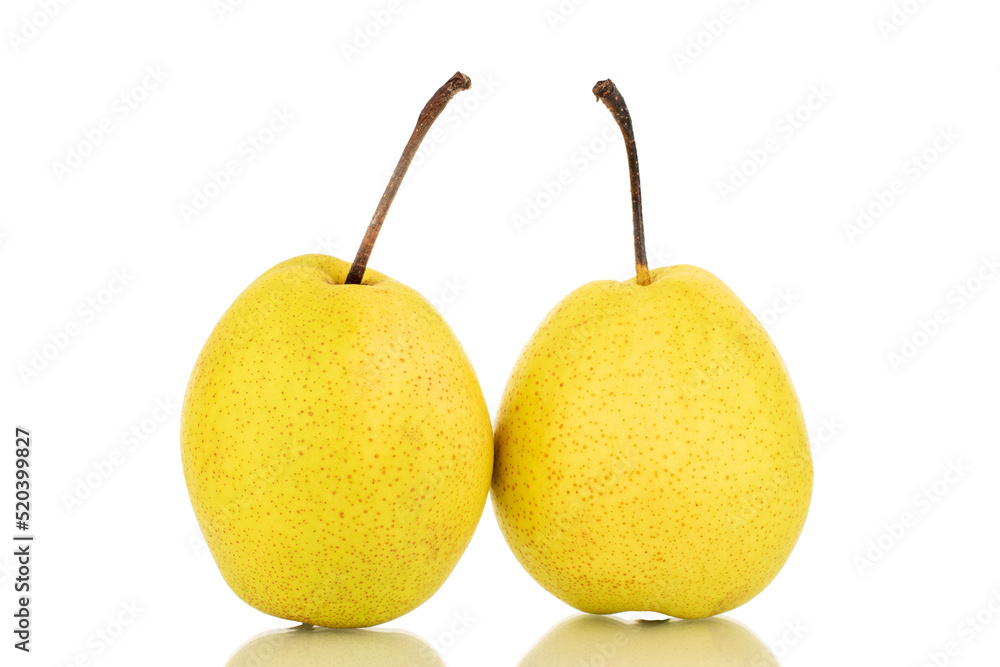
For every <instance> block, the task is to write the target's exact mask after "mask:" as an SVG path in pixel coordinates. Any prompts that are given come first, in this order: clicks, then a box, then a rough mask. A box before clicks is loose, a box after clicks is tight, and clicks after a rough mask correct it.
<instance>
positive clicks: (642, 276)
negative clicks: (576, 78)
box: [594, 79, 651, 285]
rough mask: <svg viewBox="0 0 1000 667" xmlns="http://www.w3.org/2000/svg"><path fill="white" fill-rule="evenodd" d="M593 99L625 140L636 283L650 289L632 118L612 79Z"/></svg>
mask: <svg viewBox="0 0 1000 667" xmlns="http://www.w3.org/2000/svg"><path fill="white" fill-rule="evenodd" d="M594 95H595V96H596V97H597V99H599V100H600V101H601V102H604V106H606V107H607V108H608V110H609V111H610V112H611V115H612V116H614V117H615V122H616V123H618V127H619V128H620V129H621V131H622V136H623V137H625V151H626V153H627V154H628V175H629V182H630V185H631V187H632V237H633V240H634V242H635V282H636V283H637V284H639V285H649V284H650V282H651V281H650V278H649V264H648V263H647V262H646V239H645V235H644V233H643V229H642V188H641V187H640V185H639V153H638V152H637V151H636V148H635V132H634V131H633V130H632V116H631V115H630V114H629V112H628V107H627V106H626V105H625V99H624V98H623V97H622V94H621V93H620V92H618V88H617V87H616V86H615V84H614V82H612V81H611V79H605V80H604V81H598V82H597V84H596V85H595V86H594Z"/></svg>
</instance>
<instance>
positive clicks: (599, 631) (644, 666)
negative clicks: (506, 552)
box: [519, 616, 779, 667]
mask: <svg viewBox="0 0 1000 667" xmlns="http://www.w3.org/2000/svg"><path fill="white" fill-rule="evenodd" d="M581 665H611V666H613V665H627V666H628V667H661V666H662V665H670V667H779V665H778V661H777V659H776V658H775V657H774V654H773V653H771V651H770V650H769V649H768V648H767V646H765V645H764V643H763V642H761V640H760V639H759V638H758V637H757V635H755V634H754V633H753V632H751V631H750V630H748V629H746V628H745V627H743V626H742V625H740V624H739V623H736V622H735V621H731V620H729V619H728V618H708V619H701V620H695V621H634V622H623V621H620V620H618V619H616V618H614V617H607V616H574V617H573V618H570V619H569V620H566V621H563V622H562V623H560V624H559V625H557V626H556V627H555V628H553V629H552V630H551V631H549V633H548V634H547V635H545V637H544V638H543V639H542V640H541V641H540V642H538V644H537V645H536V646H535V647H534V648H533V649H531V651H530V652H529V653H528V655H526V656H525V657H524V660H522V661H521V664H520V666H519V667H580V666H581Z"/></svg>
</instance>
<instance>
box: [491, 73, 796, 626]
mask: <svg viewBox="0 0 1000 667" xmlns="http://www.w3.org/2000/svg"><path fill="white" fill-rule="evenodd" d="M594 93H595V95H596V96H597V97H598V99H600V100H602V101H603V102H604V103H605V104H606V105H607V106H608V108H609V109H610V110H611V112H612V113H613V115H614V116H615V119H616V121H617V122H618V124H619V126H620V127H621V129H622V133H623V135H624V136H625V145H626V149H627V152H628V162H629V172H630V177H631V178H630V180H631V185H632V208H633V236H634V241H635V254H636V277H635V278H633V279H630V280H628V281H625V282H618V281H612V280H604V281H598V282H593V283H589V284H587V285H584V286H583V287H581V288H579V289H577V290H576V291H575V292H573V293H572V294H570V295H569V296H567V297H566V298H565V299H563V301H562V302H561V303H559V304H558V305H557V306H556V307H555V308H554V309H552V311H551V312H550V313H549V314H548V315H547V316H546V318H545V319H544V321H543V322H542V323H541V325H539V327H538V329H537V330H536V331H535V333H534V334H533V335H532V337H531V339H530V340H529V341H528V343H527V345H526V346H525V348H524V350H523V351H522V352H521V355H520V357H519V358H518V360H517V363H516V365H515V367H514V369H513V372H512V373H511V376H510V379H509V381H508V383H507V387H506V389H505V391H504V394H503V398H502V401H501V405H500V409H499V411H498V413H497V417H496V424H495V436H494V439H495V440H494V449H495V453H494V472H493V482H492V489H493V507H494V510H495V512H496V516H497V521H498V523H499V525H500V529H501V531H502V532H503V535H504V537H505V539H506V540H507V543H508V545H509V546H510V548H511V550H512V551H513V552H514V554H515V556H516V557H517V558H518V560H519V561H520V563H521V565H522V566H523V567H524V568H525V570H527V572H528V573H529V574H530V575H531V576H532V577H534V578H535V580H537V581H538V582H539V583H540V584H541V585H542V586H543V587H545V588H546V589H547V590H548V591H550V592H551V593H553V594H554V595H556V596H557V597H558V598H560V599H561V600H563V601H564V602H566V603H568V604H570V605H572V606H574V607H576V608H577V609H579V610H581V611H585V612H590V613H595V614H607V613H616V612H622V611H653V612H659V613H662V614H667V615H670V616H675V617H679V618H687V619H696V618H704V617H707V616H713V615H716V614H721V613H723V612H725V611H728V610H730V609H733V608H735V607H738V606H739V605H741V604H743V603H745V602H747V601H748V600H750V599H751V598H753V597H754V596H755V595H757V593H759V592H760V591H761V590H763V589H764V588H765V587H766V586H767V584H768V583H769V582H770V581H771V580H772V579H773V578H774V577H775V575H777V573H778V571H779V570H780V569H781V567H782V566H783V564H784V563H785V561H786V560H787V558H788V556H789V554H790V553H791V551H792V548H793V546H794V545H795V542H796V541H797V539H798V537H799V534H800V532H801V530H802V527H803V524H804V522H805V519H806V513H807V511H808V508H809V502H810V496H811V493H812V481H813V472H812V461H811V455H810V449H809V442H808V439H807V435H806V427H805V423H804V420H803V417H802V410H801V408H800V406H799V401H798V398H797V397H796V394H795V390H794V388H793V387H792V383H791V380H790V378H789V375H788V371H787V369H786V367H785V365H784V363H783V362H782V360H781V357H780V356H779V355H778V351H777V349H775V346H774V344H773V343H772V341H771V339H770V338H769V336H768V335H767V333H766V332H765V330H764V328H763V327H762V326H761V324H760V322H758V321H757V319H756V318H755V317H754V316H753V314H752V313H751V312H750V310H749V309H747V307H746V306H745V305H744V304H743V303H742V302H741V301H740V300H739V298H737V296H736V295H735V294H734V293H733V292H732V291H731V290H730V289H729V288H728V287H726V285H725V284H723V283H722V281H720V280H719V279H718V278H716V277H715V276H713V275H712V274H710V273H709V272H707V271H705V270H703V269H699V268H697V267H694V266H686V265H680V266H671V267H666V268H659V269H655V270H653V271H650V270H649V268H648V266H647V263H646V257H645V247H644V240H643V226H642V204H641V189H640V185H639V170H638V157H637V154H636V147H635V139H634V135H633V130H632V122H631V118H630V116H629V113H628V108H627V106H626V105H625V103H624V100H623V99H622V97H621V94H620V93H619V92H618V90H617V88H616V87H615V86H614V84H613V83H612V82H611V81H610V80H607V81H602V82H599V83H598V84H597V86H595V88H594Z"/></svg>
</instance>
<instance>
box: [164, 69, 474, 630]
mask: <svg viewBox="0 0 1000 667" xmlns="http://www.w3.org/2000/svg"><path fill="white" fill-rule="evenodd" d="M470 85H471V83H470V81H469V78H468V77H466V76H465V75H464V74H461V73H458V74H456V75H455V76H454V77H452V79H450V80H449V81H448V83H446V84H445V85H444V86H443V87H442V88H441V89H440V90H438V92H437V93H436V94H435V96H434V97H433V98H432V99H431V101H430V102H428V104H427V106H426V107H425V109H424V111H423V112H422V113H421V115H420V119H419V121H418V123H417V127H416V129H415V130H414V134H413V137H411V139H410V141H409V143H408V144H407V148H406V150H405V151H404V153H403V156H402V158H401V159H400V162H399V165H398V166H397V168H396V172H395V173H394V174H393V176H392V178H391V179H390V183H389V186H388V187H387V189H386V192H385V194H384V195H383V197H382V200H381V202H380V204H379V206H378V209H377V211H376V214H375V216H374V218H373V220H372V223H371V225H370V226H369V228H368V233H367V234H366V236H365V239H364V241H363V242H362V245H361V249H360V250H359V251H358V256H357V257H356V258H355V261H354V263H353V264H352V263H348V262H346V261H343V260H340V259H336V258H334V257H328V256H325V255H305V256H302V257H296V258H294V259H290V260H288V261H285V262H282V263H280V264H278V265H277V266H275V267H274V268H272V269H270V270H269V271H267V272H265V273H264V274H263V275H262V276H260V277H259V278H258V279H257V280H255V281H254V282H253V283H252V284H251V285H250V286H249V287H247V288H246V290H245V291H244V292H243V293H242V294H241V295H240V296H239V297H238V298H237V299H236V301H235V302H234V303H233V304H232V306H230V308H229V310H227V311H226V313H225V314H224V315H223V316H222V319H221V320H220V321H219V323H218V324H217V325H216V327H215V329H214V330H213V331H212V333H211V335H210V336H209V338H208V341H207V342H206V343H205V346H204V348H203V349H202V351H201V354H200V356H199V357H198V360H197V363H196V364H195V367H194V371H193V372H192V374H191V379H190V382H189V384H188V387H187V392H186V394H185V397H184V405H183V409H182V423H181V453H182V459H183V466H184V475H185V478H186V481H187V487H188V492H189V494H190V497H191V504H192V506H193V508H194V512H195V516H196V517H197V519H198V523H199V525H200V527H201V530H202V532H203V534H204V536H205V540H206V542H207V544H208V547H209V550H210V551H211V553H212V556H213V557H214V559H215V562H216V564H217V565H218V567H219V570H220V571H221V573H222V576H223V578H224V579H225V581H226V583H227V584H229V586H230V588H232V590H233V591H234V592H235V593H236V594H237V595H238V596H239V597H240V598H242V599H243V600H244V601H246V602H247V603H248V604H250V605H252V606H253V607H255V608H257V609H259V610H261V611H263V612H265V613H268V614H271V615H273V616H278V617H280V618H285V619H289V620H294V621H299V622H302V623H308V624H313V625H321V626H328V627H337V628H356V627H365V626H371V625H377V624H380V623H384V622H386V621H389V620H391V619H393V618H396V617H398V616H400V615H402V614H405V613H406V612H408V611H410V610H412V609H414V608H415V607H417V606H418V605H420V604H421V603H422V602H424V601H425V600H427V599H428V598H429V597H430V596H431V595H432V594H433V593H434V592H435V591H436V590H437V589H438V588H439V587H440V586H441V584H442V583H443V582H444V581H445V579H446V578H447V577H448V575H449V573H450V572H451V571H452V569H453V568H454V566H455V564H456V563H457V562H458V559H459V557H460V556H461V555H462V552H463V551H464V550H465V548H466V546H467V545H468V543H469V541H470V540H471V538H472V534H473V531H474V530H475V527H476V525H477V523H478V521H479V518H480V516H481V514H482V511H483V507H484V506H485V503H486V497H487V494H488V492H489V484H490V475H491V470H492V464H493V451H492V450H493V448H492V439H493V437H492V429H491V425H490V418H489V413H488V411H487V409H486V404H485V401H484V399H483V394H482V391H481V389H480V387H479V383H478V381H477V379H476V375H475V373H474V372H473V369H472V366H471V364H470V363H469V360H468V358H467V357H466V355H465V353H464V352H463V351H462V347H461V345H460V344H459V342H458V340H457V339H456V338H455V335H454V334H453V333H452V331H451V329H450V328H449V327H448V325H447V324H446V323H445V321H444V320H443V319H442V318H441V316H440V315H439V314H438V312H437V311H436V310H435V309H434V307H433V306H432V305H431V304H430V303H429V302H428V301H427V300H426V299H424V298H423V297H422V296H420V295H419V294H418V293H417V292H416V291H414V290H412V289H410V288H409V287H407V286H406V285H403V284H401V283H399V282H397V281H395V280H393V279H392V278H389V277H387V276H385V275H383V274H381V273H378V272H376V271H372V270H367V271H366V265H367V261H368V257H369V256H370V253H371V250H372V245H373V244H374V240H375V236H376V235H377V234H378V231H379V229H380V228H381V225H382V222H383V220H384V218H385V214H386V212H387V211H388V208H389V204H390V203H391V202H392V200H393V198H394V196H395V194H396V191H397V190H398V188H399V184H400V182H401V180H402V177H403V175H404V174H405V172H406V169H407V167H408V166H409V164H410V162H411V161H412V159H413V156H414V154H415V153H416V151H417V149H418V148H419V144H420V141H421V139H422V138H423V136H424V135H426V133H427V131H428V129H429V128H430V126H431V124H432V123H433V122H434V119H435V118H437V117H438V116H439V115H440V113H441V112H442V111H443V109H444V107H445V105H446V104H447V103H448V101H449V100H450V99H451V98H452V97H453V96H454V95H455V94H456V93H457V92H459V91H460V90H466V89H468V88H469V87H470Z"/></svg>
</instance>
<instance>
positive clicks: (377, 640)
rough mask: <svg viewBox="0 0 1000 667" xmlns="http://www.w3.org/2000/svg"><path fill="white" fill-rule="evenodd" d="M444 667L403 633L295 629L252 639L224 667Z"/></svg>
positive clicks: (429, 650) (431, 652)
mask: <svg viewBox="0 0 1000 667" xmlns="http://www.w3.org/2000/svg"><path fill="white" fill-rule="evenodd" d="M334 666H336V667H444V663H443V662H441V658H439V657H438V655H437V653H435V652H434V650H433V649H432V648H431V647H430V646H428V645H427V644H425V643H424V642H423V640H421V639H420V638H419V637H416V636H414V635H411V634H407V633H405V632H383V631H379V630H330V629H327V628H313V627H310V626H299V627H296V628H292V629H288V630H275V631H273V632H265V633H264V634H262V635H257V636H256V637H254V638H253V639H251V640H250V641H248V642H247V643H246V644H244V645H243V646H242V647H240V650H238V651H237V652H236V655H234V656H233V657H232V658H230V659H229V662H227V663H226V667H334Z"/></svg>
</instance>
